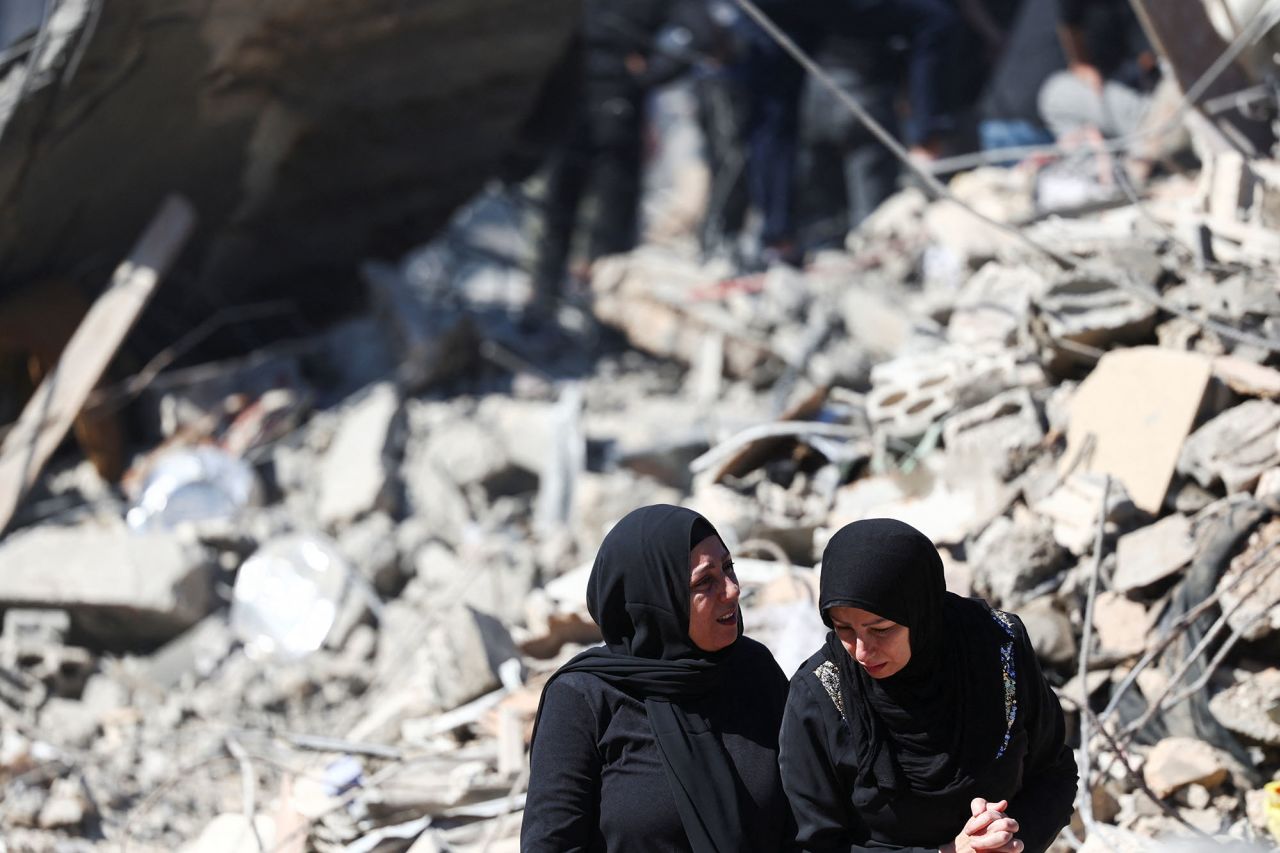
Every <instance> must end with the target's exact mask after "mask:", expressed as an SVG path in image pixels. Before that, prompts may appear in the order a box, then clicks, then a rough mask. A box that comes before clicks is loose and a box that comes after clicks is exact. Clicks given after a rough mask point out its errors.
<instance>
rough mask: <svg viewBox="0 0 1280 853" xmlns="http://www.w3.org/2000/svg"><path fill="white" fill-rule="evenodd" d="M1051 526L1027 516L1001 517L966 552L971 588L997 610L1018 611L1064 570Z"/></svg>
mask: <svg viewBox="0 0 1280 853" xmlns="http://www.w3.org/2000/svg"><path fill="white" fill-rule="evenodd" d="M1066 559H1067V555H1066V552H1065V551H1064V550H1063V548H1062V546H1061V545H1059V544H1058V542H1057V541H1056V540H1055V539H1054V535H1053V525H1052V524H1051V523H1050V522H1048V521H1047V520H1045V519H1042V518H1039V517H1037V516H1035V515H1032V514H1030V513H1020V514H1018V515H1017V516H1015V517H1014V518H1009V517H1007V516H1001V517H1000V518H997V519H996V520H995V521H993V522H992V523H991V525H990V526H989V527H987V529H986V530H984V531H983V532H982V535H981V536H979V537H978V538H977V540H976V541H975V542H974V543H973V546H972V547H971V548H970V549H969V564H970V565H971V566H972V567H973V586H974V589H975V590H977V591H978V592H979V594H981V595H983V597H986V598H989V599H990V600H991V601H992V603H993V604H995V605H997V606H999V607H1006V608H1017V607H1019V606H1020V605H1021V604H1023V603H1024V602H1026V601H1027V600H1028V599H1029V598H1031V597H1032V596H1033V595H1034V591H1035V590H1036V589H1037V588H1038V587H1039V586H1040V584H1042V583H1044V582H1045V581H1048V580H1051V579H1052V578H1053V577H1054V576H1056V575H1057V574H1058V573H1059V572H1061V571H1062V569H1063V568H1065V565H1066Z"/></svg>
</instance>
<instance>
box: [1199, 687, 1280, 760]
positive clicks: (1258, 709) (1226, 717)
mask: <svg viewBox="0 0 1280 853" xmlns="http://www.w3.org/2000/svg"><path fill="white" fill-rule="evenodd" d="M1209 710H1210V711H1212V712H1213V715H1214V716H1215V717H1217V718H1218V722H1220V723H1222V724H1223V725H1224V726H1226V727H1227V728H1228V729H1230V730H1231V731H1233V732H1236V733H1237V734H1241V735H1244V736H1245V737H1247V738H1249V739H1250V740H1253V741H1257V742H1258V743H1262V744H1266V745H1268V746H1280V669H1276V668H1274V667H1272V668H1270V669H1264V670H1262V671H1261V672H1256V673H1251V674H1249V675H1246V676H1244V677H1243V678H1241V679H1240V681H1239V682H1237V683H1236V684H1235V685H1234V686H1232V687H1229V688H1227V689H1226V690H1224V691H1222V692H1221V693H1219V694H1217V695H1216V696H1214V697H1213V698H1212V699H1210V700H1209Z"/></svg>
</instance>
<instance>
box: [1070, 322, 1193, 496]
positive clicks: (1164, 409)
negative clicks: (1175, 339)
mask: <svg viewBox="0 0 1280 853" xmlns="http://www.w3.org/2000/svg"><path fill="white" fill-rule="evenodd" d="M1210 371H1211V363H1210V361H1209V360H1208V359H1206V358H1204V357H1203V356H1199V355H1195V354H1192V353H1183V352H1172V351H1169V350H1162V349H1159V348H1156V347H1136V348H1133V349H1124V350H1117V351H1115V352H1110V353H1107V354H1106V355H1104V356H1103V357H1102V359H1101V360H1100V361H1099V362H1098V366H1097V367H1096V368H1094V370H1093V372H1092V373H1090V374H1089V376H1088V378H1086V379H1085V380H1084V381H1083V382H1082V383H1080V387H1079V389H1078V390H1077V391H1076V394H1075V396H1074V397H1073V398H1072V400H1071V425H1070V427H1069V428H1068V430H1067V452H1066V453H1065V454H1064V457H1063V463H1062V465H1063V469H1064V470H1065V469H1066V468H1067V467H1069V466H1071V465H1075V464H1077V457H1079V456H1080V454H1081V452H1082V450H1083V449H1085V448H1086V442H1087V441H1088V436H1090V435H1093V436H1094V439H1093V441H1092V452H1090V453H1089V454H1088V455H1086V456H1084V457H1083V458H1081V459H1079V462H1078V465H1079V467H1078V468H1077V469H1076V470H1077V471H1086V472H1087V471H1096V472H1100V473H1103V472H1105V473H1108V474H1111V475H1112V476H1113V477H1116V478H1118V479H1119V480H1120V482H1122V483H1123V484H1124V487H1125V490H1126V491H1127V492H1128V493H1129V495H1130V497H1131V498H1132V499H1133V503H1134V505H1135V506H1137V507H1138V508H1139V509H1141V510H1143V511H1144V512H1148V513H1150V514H1152V515H1158V514H1159V513H1160V509H1161V507H1162V506H1163V504H1164V497H1165V493H1166V492H1167V491H1168V489H1169V482H1170V480H1171V478H1172V477H1173V473H1174V470H1175V469H1176V468H1177V465H1178V457H1179V454H1180V453H1181V452H1182V445H1183V442H1184V440H1185V439H1186V437H1187V435H1188V434H1189V433H1190V432H1191V427H1192V424H1193V423H1194V422H1195V418H1196V414H1197V412H1198V411H1199V410H1200V404H1201V400H1202V399H1203V398H1204V394H1205V388H1206V386H1207V385H1208V382H1209V375H1210Z"/></svg>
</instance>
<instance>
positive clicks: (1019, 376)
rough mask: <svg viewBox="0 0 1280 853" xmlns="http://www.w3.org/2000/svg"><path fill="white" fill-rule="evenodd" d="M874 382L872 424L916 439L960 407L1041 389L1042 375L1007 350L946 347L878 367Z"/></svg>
mask: <svg viewBox="0 0 1280 853" xmlns="http://www.w3.org/2000/svg"><path fill="white" fill-rule="evenodd" d="M871 382H872V389H871V393H870V394H868V395H867V401H866V406H867V417H868V419H869V420H870V421H871V424H872V426H873V427H874V428H876V429H878V430H882V431H884V432H886V433H887V434H889V435H891V436H895V437H897V438H915V437H917V436H920V435H923V434H924V432H925V431H926V430H927V429H928V428H929V427H930V426H931V425H932V424H933V423H934V422H936V421H938V420H941V419H942V418H943V417H945V416H946V415H948V414H950V413H951V412H953V411H955V410H957V409H963V408H969V407H971V406H976V405H979V404H980V403H984V402H986V401H987V400H990V399H991V398H992V397H994V396H995V395H996V394H999V393H1000V392H1001V391H1004V390H1006V389H1009V388H1015V387H1019V386H1024V387H1038V386H1040V385H1042V384H1043V382H1044V376H1043V374H1042V373H1040V372H1039V370H1038V368H1036V367H1035V366H1033V365H1027V364H1019V363H1018V362H1017V361H1016V360H1015V359H1014V357H1013V355H1012V354H1010V353H1007V352H1000V353H990V354H986V353H980V352H976V351H974V350H971V349H966V348H960V347H944V348H942V349H937V350H933V351H930V352H925V353H918V354H914V355H908V356H902V357H900V358H896V359H894V360H892V361H886V362H882V363H881V364H877V365H876V366H875V367H874V368H872V370H871Z"/></svg>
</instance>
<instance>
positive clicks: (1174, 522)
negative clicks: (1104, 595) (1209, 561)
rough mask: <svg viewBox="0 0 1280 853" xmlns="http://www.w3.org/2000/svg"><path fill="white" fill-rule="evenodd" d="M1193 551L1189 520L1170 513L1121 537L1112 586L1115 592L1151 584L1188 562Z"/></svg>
mask: <svg viewBox="0 0 1280 853" xmlns="http://www.w3.org/2000/svg"><path fill="white" fill-rule="evenodd" d="M1195 554H1196V543H1195V540H1194V539H1193V538H1192V536H1191V522H1190V520H1189V519H1188V518H1187V517H1186V516H1183V515H1171V516H1169V517H1168V518H1164V519H1161V520H1160V521H1157V522H1156V523H1155V524H1151V525H1148V526H1146V527H1141V528H1139V529H1137V530H1135V531H1133V532H1132V533H1126V534H1125V535H1124V536H1121V537H1120V539H1119V541H1118V542H1117V543H1116V572H1115V575H1114V576H1113V577H1112V579H1111V586H1112V588H1113V589H1115V590H1116V591H1117V592H1132V591H1134V590H1139V589H1142V588H1144V587H1148V586H1151V585H1152V584H1154V583H1156V582H1158V581H1161V580H1164V579H1165V578H1167V577H1169V576H1170V575H1172V574H1174V573H1175V572H1177V571H1178V570H1179V569H1181V568H1182V567H1183V566H1185V565H1187V564H1188V563H1190V562H1191V558H1192V557H1194V556H1195Z"/></svg>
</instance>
